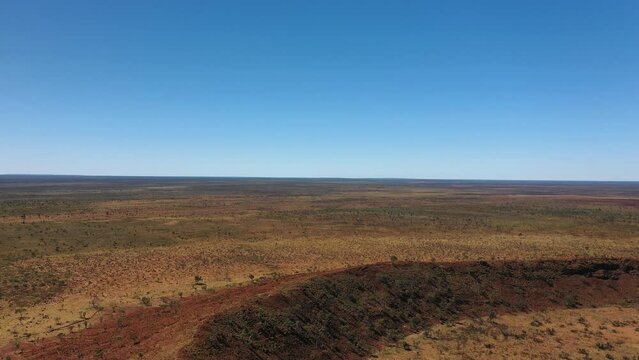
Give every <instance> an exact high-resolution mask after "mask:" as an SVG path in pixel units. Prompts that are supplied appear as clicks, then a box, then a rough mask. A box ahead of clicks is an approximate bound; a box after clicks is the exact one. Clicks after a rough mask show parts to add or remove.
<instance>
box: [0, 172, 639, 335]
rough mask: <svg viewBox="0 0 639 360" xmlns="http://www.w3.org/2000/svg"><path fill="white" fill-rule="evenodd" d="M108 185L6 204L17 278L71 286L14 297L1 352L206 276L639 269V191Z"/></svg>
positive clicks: (2, 219)
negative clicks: (467, 267) (593, 266)
mask: <svg viewBox="0 0 639 360" xmlns="http://www.w3.org/2000/svg"><path fill="white" fill-rule="evenodd" d="M107 185H108V184H107ZM107 185H104V184H102V185H100V184H84V185H74V184H70V185H68V186H67V187H64V186H63V187H62V188H60V189H58V190H57V192H56V191H53V192H51V191H47V192H39V191H36V190H37V189H39V188H36V189H35V190H34V189H33V188H29V189H27V190H24V189H18V187H16V189H18V190H16V189H13V188H10V187H8V188H7V187H5V188H3V190H2V192H0V210H1V211H0V214H1V215H0V239H1V241H0V255H2V257H1V258H0V261H2V263H1V265H3V268H4V269H13V270H14V272H13V273H15V271H16V269H18V270H19V269H22V270H23V272H22V273H23V274H31V273H37V272H33V271H32V270H34V269H40V271H41V273H51V274H56V276H59V277H60V278H61V279H62V280H63V281H64V284H65V286H64V288H63V289H62V290H61V291H57V290H56V292H53V290H52V293H51V294H45V295H46V297H43V300H42V301H39V302H35V303H33V302H26V303H20V302H19V301H16V300H20V299H16V298H12V297H11V296H9V295H10V294H21V293H25V291H22V292H20V291H18V292H15V291H14V292H5V294H9V295H6V296H4V297H2V296H0V344H2V343H7V342H10V341H30V340H32V339H34V338H37V337H41V336H51V335H55V334H56V333H57V331H56V332H51V331H50V330H51V329H52V328H57V327H59V326H63V325H64V324H68V323H69V322H72V321H75V320H77V319H78V318H79V314H80V312H86V311H91V308H92V307H94V303H95V302H96V301H98V302H99V303H100V304H102V306H128V305H138V304H139V303H140V298H142V297H148V298H149V299H151V304H152V305H157V304H159V303H160V302H161V300H160V299H161V298H162V297H165V296H176V295H178V294H183V295H189V294H191V293H194V292H198V291H205V290H202V287H201V286H200V287H197V289H196V288H194V286H193V284H194V277H195V276H196V275H198V276H201V277H202V279H203V282H204V283H206V286H207V288H208V289H209V290H210V289H215V288H220V287H225V286H228V285H234V284H239V283H242V282H247V281H248V280H249V275H253V276H255V277H260V276H276V275H277V274H291V273H299V272H314V271H320V270H328V269H337V268H343V267H348V266H354V265H360V264H367V263H375V262H380V261H387V260H388V259H389V257H390V256H391V255H393V256H396V257H397V258H399V259H400V260H420V261H431V260H436V261H453V260H481V259H548V258H574V257H591V256H596V257H606V256H610V257H638V256H639V190H637V189H636V188H635V187H630V188H626V187H621V188H619V187H614V186H613V187H609V186H599V187H597V186H594V187H591V188H588V187H586V188H584V187H583V186H567V185H566V186H561V187H557V186H555V185H553V186H551V187H544V186H540V185H535V186H532V185H517V186H504V185H501V184H499V185H491V186H480V185H477V184H468V185H464V186H451V185H447V184H445V183H442V184H434V185H433V184H426V185H424V184H422V185H419V184H417V185H416V184H411V183H399V184H394V183H390V184H389V183H383V182H380V183H358V182H352V183H351V182H345V183H334V182H325V183H323V182H313V181H307V182H303V181H302V182H298V183H288V182H283V183H278V182H276V181H275V182H268V181H265V182H264V183H254V182H245V183H242V182H240V183H239V184H234V183H232V182H231V183H230V185H229V184H226V183H225V184H218V183H213V184H209V183H204V184H200V183H195V185H194V184H191V183H188V184H183V183H178V184H168V185H165V186H164V185H163V186H157V184H155V185H154V184H136V185H135V186H133V185H117V186H116V185H108V186H107ZM16 186H17V185H16ZM83 186H84V188H83ZM118 186H119V187H118ZM112 187H116V189H113V188H112ZM42 188H43V189H46V188H47V184H46V183H45V184H43V185H42ZM76 188H78V189H76ZM80 190H83V191H80ZM12 191H13V192H12ZM87 191H92V193H91V194H92V195H91V196H89V197H87V195H86V192H87ZM25 194H28V195H29V196H28V197H25ZM23 215H24V216H23ZM5 274H9V273H8V272H6V273H5ZM9 280H11V279H9ZM39 280H40V279H30V278H28V277H25V279H24V280H20V281H21V282H22V283H31V282H33V283H34V284H37V281H39ZM22 285H23V284H19V285H18V286H22ZM8 286H9V285H8ZM10 286H16V285H15V284H13V285H11V284H10ZM39 288H41V287H40V286H39V285H38V286H32V287H31V288H27V290H26V292H27V293H28V292H30V291H34V290H33V289H39ZM5 289H7V287H5ZM17 289H18V290H19V288H17ZM38 295H41V294H38ZM15 296H19V295H15Z"/></svg>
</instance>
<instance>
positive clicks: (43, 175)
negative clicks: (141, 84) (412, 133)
mask: <svg viewBox="0 0 639 360" xmlns="http://www.w3.org/2000/svg"><path fill="white" fill-rule="evenodd" d="M11 176H15V177H39V176H40V177H46V176H49V177H82V178H100V177H102V178H104V177H107V178H158V179H159V178H182V179H184V178H187V179H189V178H190V179H265V180H266V179H280V180H287V179H289V180H406V181H410V180H413V181H486V182H489V181H495V182H508V181H510V182H584V183H588V182H600V183H639V180H583V179H582V180H574V179H488V178H484V179H480V178H416V177H348V176H246V175H239V176H236V175H96V174H89V175H87V174H40V173H31V174H11V173H7V174H0V177H11Z"/></svg>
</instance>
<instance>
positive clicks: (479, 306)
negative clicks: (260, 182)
mask: <svg viewBox="0 0 639 360" xmlns="http://www.w3.org/2000/svg"><path fill="white" fill-rule="evenodd" d="M638 289H639V261H632V260H575V261H541V262H490V263H488V262H472V263H446V264H432V263H400V264H376V265H369V266H361V267H356V268H351V269H347V270H343V271H336V272H330V273H322V274H309V275H294V276H289V277H283V278H280V279H274V280H270V281H267V282H264V283H258V284H253V285H250V286H246V287H240V288H231V289H225V290H220V291H217V292H214V293H210V294H205V295H199V296H193V297H189V298H184V299H179V300H177V301H175V302H172V303H168V304H167V305H166V306H163V307H141V308H132V309H127V310H126V311H124V312H118V311H115V312H109V313H108V314H106V315H104V316H103V317H102V319H101V321H100V322H99V323H96V324H94V325H93V327H90V328H88V329H84V330H81V331H78V332H74V333H71V334H67V335H65V336H63V337H55V338H49V339H44V340H41V341H36V342H35V343H32V344H26V345H24V346H23V348H22V349H21V350H19V351H16V350H17V349H15V348H5V349H4V351H0V354H7V355H9V354H10V356H12V359H16V358H17V359H20V358H24V359H93V358H100V359H127V358H138V357H139V358H147V359H162V358H176V357H181V358H184V359H298V358H299V354H305V355H304V358H309V359H337V358H339V359H358V358H365V357H367V356H369V355H370V354H371V353H373V352H374V350H375V349H376V348H378V347H379V346H381V345H383V344H384V343H388V342H392V341H396V340H397V339H400V338H401V337H403V336H404V335H405V334H408V333H414V332H418V331H421V330H423V329H424V328H425V327H428V326H431V325H432V324H435V323H441V322H447V321H454V320H455V319H459V318H467V317H477V316H485V315H489V314H492V313H495V314H503V313H516V312H521V311H536V310H541V309H550V308H565V307H575V308H579V307H593V306H602V305H610V304H625V303H628V302H636V301H638V300H639V291H638Z"/></svg>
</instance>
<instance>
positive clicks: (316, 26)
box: [0, 0, 639, 180]
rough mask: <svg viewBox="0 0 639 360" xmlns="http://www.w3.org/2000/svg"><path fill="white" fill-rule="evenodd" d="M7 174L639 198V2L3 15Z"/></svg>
mask: <svg viewBox="0 0 639 360" xmlns="http://www.w3.org/2000/svg"><path fill="white" fill-rule="evenodd" d="M0 125H1V126H0V154H2V155H0V173H47V174H109V175H211V176H216V175H221V176H311V177H315V176H328V177H333V176H337V177H412V178H470V179H573V180H580V179H583V180H588V179H589V180H639V1H637V0H614V1H606V0H599V1H591V0H572V1H567V0H566V1H563V0H504V1H477V0H467V1H455V0H442V1H427V0H422V1H387V0H384V1H371V0H367V1H344V0H339V1H337V0H335V1H332V0H309V1H299V0H295V1H270V0H269V1H263V0H256V1H244V0H229V1H177V0H176V1H158V0H152V1H151V0H149V1H142V0H136V1H113V0H109V1H90V0H81V1H80V0H79V1H63V0H60V1H50V0H46V1H32V0H0Z"/></svg>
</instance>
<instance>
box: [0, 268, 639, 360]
mask: <svg viewBox="0 0 639 360" xmlns="http://www.w3.org/2000/svg"><path fill="white" fill-rule="evenodd" d="M464 264H465V263H454V264H453V263H451V264H447V265H448V266H454V267H463V266H464ZM491 264H495V265H496V264H497V263H491ZM391 266H393V265H391V264H377V265H370V266H364V267H358V268H356V269H347V270H341V271H334V272H327V273H314V274H299V275H292V276H287V277H282V278H279V279H272V280H268V281H264V282H259V283H256V284H252V285H249V286H245V287H238V288H229V289H224V290H218V291H215V292H212V293H207V294H203V295H197V296H192V297H188V298H183V299H179V300H177V301H176V302H175V303H174V304H173V305H167V306H164V307H136V308H130V309H126V310H124V311H123V312H118V311H116V312H112V311H107V312H105V314H104V315H103V316H102V317H101V319H100V320H99V321H97V322H95V323H94V324H93V325H92V327H90V328H88V329H84V330H81V331H77V332H73V333H70V334H67V335H65V336H60V337H52V338H47V339H43V340H38V341H35V342H33V343H27V344H22V345H21V348H20V349H18V348H16V347H15V345H9V346H7V347H5V348H3V349H0V356H2V357H3V359H4V358H5V357H9V358H10V359H12V360H14V359H47V360H48V359H130V358H142V359H173V358H176V357H178V356H179V355H178V354H179V352H180V350H181V349H182V348H183V347H184V346H185V345H188V344H189V343H190V342H191V341H192V340H193V337H194V335H195V334H196V331H197V330H198V328H200V326H201V325H202V324H203V323H204V322H205V320H207V319H210V318H211V317H213V316H215V315H218V314H221V313H224V312H226V311H229V310H231V309H234V308H238V307H240V306H241V305H243V304H250V303H251V301H253V300H254V299H255V298H256V297H262V296H265V295H268V294H272V293H273V292H275V291H278V292H279V291H282V290H285V289H287V288H290V287H292V286H294V285H296V284H299V283H302V282H305V281H307V280H309V279H311V278H314V277H316V276H318V275H329V274H337V273H341V272H349V271H368V270H370V269H373V270H374V272H380V271H383V269H384V268H390V267H391ZM559 285H560V287H561V288H572V287H573V286H574V288H575V289H577V290H576V291H579V292H581V293H579V292H577V293H576V294H578V295H579V296H580V297H583V298H587V299H589V300H590V301H591V302H590V303H589V304H592V305H602V304H605V303H612V302H616V300H620V298H619V296H620V293H619V292H616V293H614V292H608V293H607V294H606V293H605V292H603V293H602V289H604V288H605V286H606V284H605V281H603V280H601V279H598V278H597V277H596V276H595V277H589V278H584V277H583V276H579V275H574V276H569V277H567V278H565V279H564V280H562V281H561V282H560V283H559ZM584 285H585V286H584ZM617 286H618V288H617V290H624V291H627V292H628V293H629V296H631V297H633V298H634V297H636V296H637V295H639V294H636V291H637V288H639V277H637V276H634V275H633V276H630V275H624V276H622V277H621V278H620V279H619V281H618V282H617ZM632 289H634V292H633V290H632ZM503 291H504V292H505V293H508V292H510V290H509V289H506V288H505V289H503ZM540 291H541V289H540ZM599 294H601V295H599ZM527 302H528V306H529V310H537V309H542V308H549V307H561V306H562V305H561V304H555V305H553V304H550V303H548V301H547V300H543V299H542V300H539V301H537V300H535V299H527Z"/></svg>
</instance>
